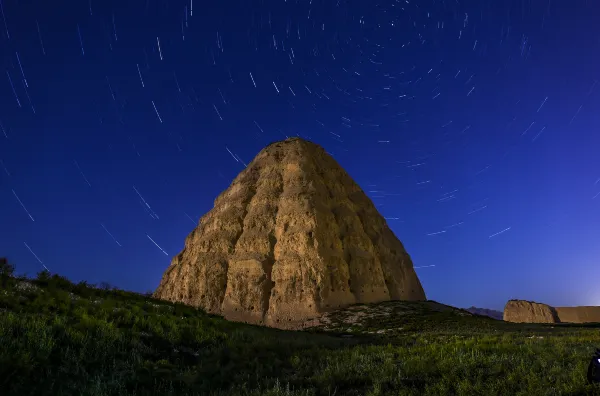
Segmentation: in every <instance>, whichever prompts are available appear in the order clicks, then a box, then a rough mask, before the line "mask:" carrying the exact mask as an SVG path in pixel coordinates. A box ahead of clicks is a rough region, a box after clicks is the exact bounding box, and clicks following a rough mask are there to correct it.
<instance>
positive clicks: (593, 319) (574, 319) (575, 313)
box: [556, 306, 600, 323]
mask: <svg viewBox="0 0 600 396" xmlns="http://www.w3.org/2000/svg"><path fill="white" fill-rule="evenodd" d="M556 313H557V314H558V318H559V319H560V321H561V322H563V323H600V307H594V306H588V307H585V306H581V307H556Z"/></svg>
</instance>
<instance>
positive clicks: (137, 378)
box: [0, 260, 600, 396]
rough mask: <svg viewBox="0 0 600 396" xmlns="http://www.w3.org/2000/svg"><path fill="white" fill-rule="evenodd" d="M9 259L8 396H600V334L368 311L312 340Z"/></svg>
mask: <svg viewBox="0 0 600 396" xmlns="http://www.w3.org/2000/svg"><path fill="white" fill-rule="evenodd" d="M14 272H15V269H14V267H12V266H10V265H9V263H8V262H7V261H6V260H0V394H2V395H19V396H26V395H36V396H38V395H209V394H223V395H225V394H227V395H502V396H505V395H586V394H590V395H591V394H600V392H599V390H600V389H598V388H594V387H593V386H592V385H587V384H586V381H585V375H586V368H587V364H588V362H589V359H590V357H591V353H592V352H593V347H594V346H595V345H600V327H599V326H594V325H587V326H584V325H579V326H568V325H555V326H548V325H516V324H509V323H504V322H502V321H497V320H494V319H490V318H486V317H483V316H478V315H471V314H469V313H467V312H466V311H462V310H458V309H452V308H450V307H447V308H444V307H445V306H443V305H441V304H436V303H434V302H423V303H407V302H390V303H384V304H376V305H362V306H355V307H352V308H351V309H349V310H345V311H341V312H339V313H336V314H332V315H329V324H328V325H327V326H321V327H319V328H314V329H312V330H309V331H304V332H291V331H280V330H275V329H269V328H261V327H257V326H250V325H246V324H240V323H232V322H227V321H225V320H223V319H222V318H220V317H218V316H214V315H208V314H206V313H204V312H202V311H200V310H198V309H195V308H192V307H188V306H185V305H181V304H173V303H169V302H165V301H160V300H156V299H153V298H152V297H151V296H148V295H142V294H137V293H132V292H127V291H123V290H118V289H116V288H112V287H110V285H107V284H104V285H102V287H97V286H95V285H90V284H87V283H86V282H80V283H77V284H74V283H72V282H70V281H69V280H68V279H66V278H64V277H61V276H59V275H56V274H50V273H48V272H47V271H42V272H40V273H39V274H38V275H37V277H36V278H35V279H27V278H25V277H18V276H15V273H14Z"/></svg>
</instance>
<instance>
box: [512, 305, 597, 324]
mask: <svg viewBox="0 0 600 396" xmlns="http://www.w3.org/2000/svg"><path fill="white" fill-rule="evenodd" d="M504 320H505V321H506V322H515V323H600V307H595V306H581V307H556V308H555V307H551V306H550V305H547V304H541V303H536V302H533V301H524V300H510V301H509V302H507V303H506V306H505V307H504Z"/></svg>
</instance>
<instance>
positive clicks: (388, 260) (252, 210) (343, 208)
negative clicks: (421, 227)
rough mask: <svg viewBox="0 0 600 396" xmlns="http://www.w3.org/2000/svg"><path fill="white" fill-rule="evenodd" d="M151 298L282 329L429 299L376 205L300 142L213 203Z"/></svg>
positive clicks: (279, 150)
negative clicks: (343, 312)
mask: <svg viewBox="0 0 600 396" xmlns="http://www.w3.org/2000/svg"><path fill="white" fill-rule="evenodd" d="M154 296H155V297H157V298H161V299H166V300H170V301H178V302H183V303H186V304H190V305H193V306H197V307H201V308H202V309H204V310H206V311H207V312H211V313H217V314H221V315H223V316H224V317H225V318H227V319H230V320H236V321H244V322H248V323H255V324H264V325H267V326H273V327H279V328H297V327H299V326H300V325H301V323H304V322H305V321H306V320H307V319H310V318H314V317H318V316H320V315H321V314H323V313H325V312H328V311H331V310H334V309H338V308H342V307H346V306H348V305H351V304H355V303H371V302H380V301H388V300H425V299H426V298H425V292H424V291H423V287H422V286H421V282H420V281H419V279H418V277H417V275H416V273H415V271H414V269H413V263H412V261H411V258H410V256H409V255H408V254H407V253H406V251H405V249H404V246H403V245H402V243H401V242H400V241H399V240H398V238H397V237H396V236H395V235H394V233H393V232H392V230H390V228H389V227H388V225H387V223H386V221H385V219H384V218H383V217H382V216H381V214H379V212H378V211H377V209H376V208H375V205H374V204H373V202H372V201H371V200H370V199H369V198H368V197H367V196H366V194H365V193H364V192H363V191H362V190H361V188H360V187H359V186H358V185H357V184H356V183H355V182H354V181H353V180H352V178H351V177H350V176H349V175H348V174H347V173H346V172H345V171H344V169H342V167H341V166H340V165H339V164H338V163H337V162H336V161H335V160H334V159H333V158H332V157H331V156H330V155H329V154H327V153H326V152H325V150H324V149H323V148H321V147H320V146H318V145H316V144H314V143H311V142H308V141H306V140H303V139H299V138H292V139H287V140H285V141H281V142H276V143H273V144H271V145H269V146H267V147H266V148H264V149H263V150H262V151H261V152H260V153H259V154H258V155H257V156H256V158H254V160H253V161H252V162H251V163H250V164H249V165H248V166H247V168H246V169H244V170H243V171H242V172H241V173H240V174H239V175H238V176H237V177H236V178H235V180H234V181H233V183H232V184H231V185H230V186H229V188H228V189H227V190H225V191H224V192H223V193H221V195H219V196H218V197H217V199H216V200H215V204H214V208H213V209H212V210H211V211H209V212H208V213H207V214H205V215H204V216H203V217H202V218H201V219H200V223H199V225H198V226H197V227H196V228H195V229H194V230H193V231H192V232H191V233H190V235H188V237H187V238H186V241H185V247H184V249H183V251H182V252H181V253H179V254H178V255H177V256H176V257H174V258H173V260H172V262H171V265H170V266H169V267H168V268H167V269H166V271H165V273H164V275H163V278H162V280H161V282H160V285H159V286H158V288H157V290H156V291H155V293H154Z"/></svg>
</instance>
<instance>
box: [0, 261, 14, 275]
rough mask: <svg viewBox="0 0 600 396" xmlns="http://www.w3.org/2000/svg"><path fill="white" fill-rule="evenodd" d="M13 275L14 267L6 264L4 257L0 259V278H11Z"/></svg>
mask: <svg viewBox="0 0 600 396" xmlns="http://www.w3.org/2000/svg"><path fill="white" fill-rule="evenodd" d="M14 273H15V266H14V265H12V264H10V263H9V262H8V259H7V258H6V257H0V276H2V277H12V276H13V275H14Z"/></svg>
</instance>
